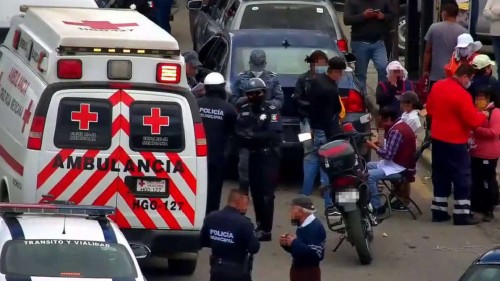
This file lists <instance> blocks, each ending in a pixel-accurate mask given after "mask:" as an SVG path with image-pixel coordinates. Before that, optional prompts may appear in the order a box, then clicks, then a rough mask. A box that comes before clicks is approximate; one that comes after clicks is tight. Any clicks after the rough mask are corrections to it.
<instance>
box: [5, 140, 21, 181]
mask: <svg viewBox="0 0 500 281" xmlns="http://www.w3.org/2000/svg"><path fill="white" fill-rule="evenodd" d="M0 157H2V158H3V160H4V161H5V163H7V165H9V166H10V167H11V168H12V170H14V172H16V173H18V174H19V175H20V176H22V175H23V173H24V167H23V165H21V163H19V162H17V160H16V159H14V157H12V155H10V153H9V152H7V150H6V149H5V148H4V147H3V146H1V145H0Z"/></svg>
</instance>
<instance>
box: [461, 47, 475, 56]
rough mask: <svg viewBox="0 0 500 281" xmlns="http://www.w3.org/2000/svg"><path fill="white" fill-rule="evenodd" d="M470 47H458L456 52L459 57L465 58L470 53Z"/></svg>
mask: <svg viewBox="0 0 500 281" xmlns="http://www.w3.org/2000/svg"><path fill="white" fill-rule="evenodd" d="M471 49H472V48H470V47H467V48H460V49H458V54H459V55H460V57H462V58H466V57H468V56H469V55H470V54H471V53H472V50H471Z"/></svg>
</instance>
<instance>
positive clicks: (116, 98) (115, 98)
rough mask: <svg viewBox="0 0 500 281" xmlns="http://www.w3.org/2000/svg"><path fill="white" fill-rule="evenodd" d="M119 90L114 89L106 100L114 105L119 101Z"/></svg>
mask: <svg viewBox="0 0 500 281" xmlns="http://www.w3.org/2000/svg"><path fill="white" fill-rule="evenodd" d="M120 94H121V93H120V90H118V91H116V92H115V93H114V94H113V95H111V97H109V98H108V100H109V101H110V102H111V106H115V105H117V104H118V103H119V102H120Z"/></svg>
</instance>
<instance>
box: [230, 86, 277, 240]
mask: <svg viewBox="0 0 500 281" xmlns="http://www.w3.org/2000/svg"><path fill="white" fill-rule="evenodd" d="M265 91H266V84H265V83H264V81H262V79H260V78H251V79H250V80H249V81H248V85H247V89H246V91H245V95H246V97H247V102H246V103H245V104H244V105H243V106H242V107H241V110H240V111H239V114H238V120H237V121H236V137H237V139H238V141H239V145H240V149H241V150H245V151H248V159H241V158H240V165H239V166H240V170H243V171H246V172H248V173H247V174H248V180H249V182H248V184H249V188H250V191H251V192H252V198H253V203H254V209H255V218H256V221H257V225H258V227H257V230H256V232H257V236H258V237H259V240H260V241H270V240H271V231H272V226H273V214H274V189H275V188H276V185H277V178H278V167H279V146H280V143H281V132H282V124H281V117H280V115H279V111H278V108H276V106H274V105H273V104H271V103H270V102H268V101H266V100H265ZM240 155H241V153H240ZM240 188H242V189H243V190H244V189H245V187H244V186H243V187H242V186H241V184H240Z"/></svg>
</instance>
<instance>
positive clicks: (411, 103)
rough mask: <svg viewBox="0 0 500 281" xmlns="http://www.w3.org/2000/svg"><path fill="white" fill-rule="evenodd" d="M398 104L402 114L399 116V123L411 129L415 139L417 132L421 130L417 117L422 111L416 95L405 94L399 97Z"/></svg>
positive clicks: (411, 93) (412, 93) (418, 117)
mask: <svg viewBox="0 0 500 281" xmlns="http://www.w3.org/2000/svg"><path fill="white" fill-rule="evenodd" d="M399 102H400V104H401V111H402V112H403V114H401V121H403V122H405V123H406V124H408V125H409V126H410V127H411V129H412V130H413V133H415V137H416V136H417V133H418V131H419V130H420V128H422V123H421V122H420V116H419V110H422V105H421V104H420V100H419V98H418V95H417V93H415V92H411V91H409V92H405V93H403V94H402V95H401V96H400V97H399Z"/></svg>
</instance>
